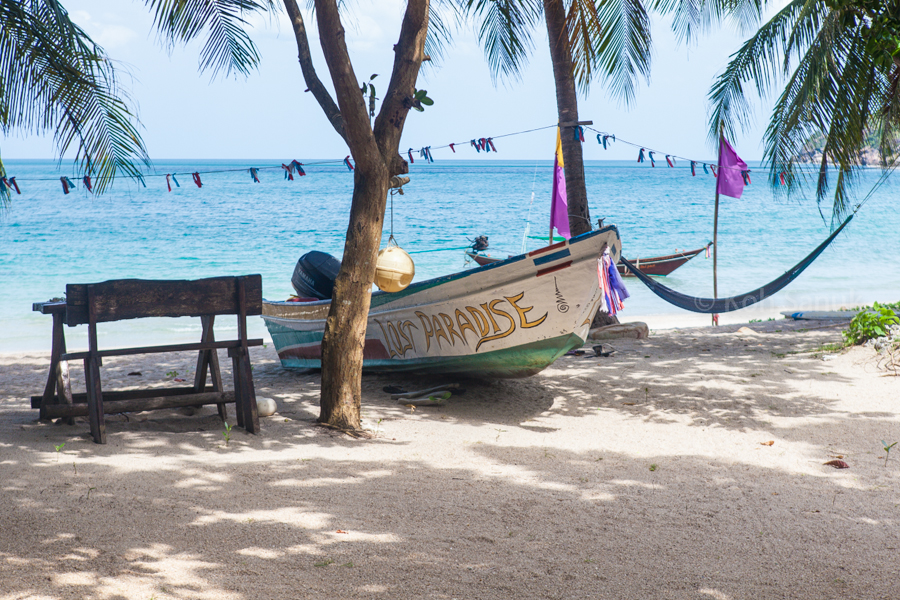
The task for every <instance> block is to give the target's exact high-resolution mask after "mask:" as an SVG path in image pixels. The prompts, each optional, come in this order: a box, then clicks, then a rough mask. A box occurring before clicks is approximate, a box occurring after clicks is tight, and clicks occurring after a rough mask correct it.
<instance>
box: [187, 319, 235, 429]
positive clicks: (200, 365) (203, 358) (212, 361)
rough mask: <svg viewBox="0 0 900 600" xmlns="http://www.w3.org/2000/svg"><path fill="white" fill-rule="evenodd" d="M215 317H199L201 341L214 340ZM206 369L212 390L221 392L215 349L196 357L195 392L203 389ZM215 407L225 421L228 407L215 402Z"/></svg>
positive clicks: (200, 391) (217, 357)
mask: <svg viewBox="0 0 900 600" xmlns="http://www.w3.org/2000/svg"><path fill="white" fill-rule="evenodd" d="M215 318H216V317H215V315H205V316H202V317H200V321H201V323H202V324H203V335H202V336H201V337H200V341H201V342H214V341H215V334H214V333H213V324H214V322H215ZM207 369H209V375H210V377H211V378H212V389H213V391H214V392H221V391H222V390H223V389H224V388H223V387H222V372H221V371H220V370H219V355H218V354H217V353H216V350H201V351H200V354H199V356H198V357H197V370H196V375H195V376H194V390H195V391H196V392H197V393H202V392H204V391H205V388H206V372H207ZM216 407H217V408H218V409H219V417H220V418H221V419H222V420H223V421H226V420H227V419H228V408H227V407H226V405H225V404H217V405H216Z"/></svg>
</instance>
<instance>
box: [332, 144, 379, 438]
mask: <svg viewBox="0 0 900 600" xmlns="http://www.w3.org/2000/svg"><path fill="white" fill-rule="evenodd" d="M372 162H374V163H375V165H376V168H375V169H371V171H372V172H364V171H363V169H362V168H361V167H359V166H358V167H357V169H356V172H355V174H354V177H353V201H352V204H351V208H350V224H349V226H348V227H347V240H346V242H345V243H344V258H343V261H342V262H341V270H340V273H338V276H337V279H336V280H335V282H334V295H333V296H332V299H331V309H330V310H329V311H328V319H327V321H326V325H325V335H324V337H323V338H322V392H321V402H320V408H321V411H320V414H319V421H320V422H322V423H328V424H329V425H332V426H334V427H338V428H340V429H359V427H360V417H359V411H360V400H361V395H362V382H361V380H360V375H361V373H362V363H363V350H364V348H365V339H366V321H367V319H368V315H369V301H370V300H371V294H370V290H371V289H372V281H373V280H374V279H375V261H376V258H377V256H378V248H379V246H380V245H381V231H382V225H383V221H384V209H385V205H386V202H387V192H388V179H389V175H388V170H387V169H386V168H384V166H383V165H382V164H381V161H372Z"/></svg>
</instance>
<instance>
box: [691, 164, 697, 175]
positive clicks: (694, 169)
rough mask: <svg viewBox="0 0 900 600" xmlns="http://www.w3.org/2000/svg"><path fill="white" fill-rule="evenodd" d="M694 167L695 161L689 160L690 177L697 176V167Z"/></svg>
mask: <svg viewBox="0 0 900 600" xmlns="http://www.w3.org/2000/svg"><path fill="white" fill-rule="evenodd" d="M696 167H697V163H696V162H694V161H691V176H692V177H696V176H697V168H696Z"/></svg>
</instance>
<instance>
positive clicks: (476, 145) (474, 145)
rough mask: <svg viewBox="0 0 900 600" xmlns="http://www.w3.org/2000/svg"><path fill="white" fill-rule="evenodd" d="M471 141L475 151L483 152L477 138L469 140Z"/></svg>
mask: <svg viewBox="0 0 900 600" xmlns="http://www.w3.org/2000/svg"><path fill="white" fill-rule="evenodd" d="M469 143H470V144H472V147H473V148H475V152H478V153H479V154H481V148H480V147H479V146H478V142H476V141H475V140H469Z"/></svg>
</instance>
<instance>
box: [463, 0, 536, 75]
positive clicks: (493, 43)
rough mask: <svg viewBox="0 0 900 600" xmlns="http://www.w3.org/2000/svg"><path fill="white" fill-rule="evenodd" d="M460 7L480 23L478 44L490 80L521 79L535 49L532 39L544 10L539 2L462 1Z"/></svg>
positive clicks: (527, 0) (508, 0)
mask: <svg viewBox="0 0 900 600" xmlns="http://www.w3.org/2000/svg"><path fill="white" fill-rule="evenodd" d="M459 6H460V10H461V12H462V14H463V15H465V16H466V17H473V18H476V19H477V20H478V21H480V23H481V27H480V28H479V29H478V40H479V41H480V42H481V43H482V44H483V45H484V55H485V58H486V59H487V62H488V66H489V67H490V70H491V76H492V77H494V78H495V80H496V78H497V77H498V76H502V77H507V78H511V79H516V78H518V77H520V76H521V75H520V73H521V71H522V70H523V68H524V67H525V65H526V64H527V63H528V53H529V52H530V50H531V49H532V48H533V47H534V44H533V42H532V37H531V36H532V32H533V30H534V27H535V24H536V23H537V22H538V21H539V19H540V16H541V13H542V10H543V5H542V4H541V2H540V0H521V1H517V0H460V2H459Z"/></svg>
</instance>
